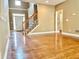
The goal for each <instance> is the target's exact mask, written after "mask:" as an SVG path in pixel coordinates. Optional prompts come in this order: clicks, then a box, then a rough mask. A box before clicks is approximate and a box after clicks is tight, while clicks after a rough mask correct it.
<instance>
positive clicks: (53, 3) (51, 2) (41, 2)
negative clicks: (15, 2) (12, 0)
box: [23, 0, 66, 5]
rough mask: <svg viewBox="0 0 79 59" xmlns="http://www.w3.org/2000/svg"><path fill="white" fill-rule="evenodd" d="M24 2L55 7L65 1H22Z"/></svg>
mask: <svg viewBox="0 0 79 59" xmlns="http://www.w3.org/2000/svg"><path fill="white" fill-rule="evenodd" d="M23 1H25V2H33V3H40V4H47V5H57V4H60V3H62V2H64V1H66V0H23Z"/></svg>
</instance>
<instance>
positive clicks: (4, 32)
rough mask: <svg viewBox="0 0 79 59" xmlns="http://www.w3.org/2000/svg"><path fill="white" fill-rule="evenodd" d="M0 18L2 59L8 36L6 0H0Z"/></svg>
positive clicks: (0, 51)
mask: <svg viewBox="0 0 79 59" xmlns="http://www.w3.org/2000/svg"><path fill="white" fill-rule="evenodd" d="M0 17H3V18H4V20H2V19H0V53H1V57H2V58H1V59H3V55H4V52H5V46H6V42H7V37H8V34H9V26H8V24H9V20H8V0H0Z"/></svg>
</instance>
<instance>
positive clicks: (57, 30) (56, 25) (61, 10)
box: [55, 9, 63, 32]
mask: <svg viewBox="0 0 79 59" xmlns="http://www.w3.org/2000/svg"><path fill="white" fill-rule="evenodd" d="M58 13H61V18H60V20H59V21H60V23H61V24H59V26H60V27H61V29H58ZM55 30H56V32H60V30H61V31H63V9H60V10H57V11H56V21H55Z"/></svg>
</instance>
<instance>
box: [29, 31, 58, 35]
mask: <svg viewBox="0 0 79 59" xmlns="http://www.w3.org/2000/svg"><path fill="white" fill-rule="evenodd" d="M52 33H58V32H56V31H48V32H36V33H29V34H28V35H42V34H52Z"/></svg>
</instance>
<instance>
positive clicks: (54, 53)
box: [7, 32, 79, 59]
mask: <svg viewBox="0 0 79 59" xmlns="http://www.w3.org/2000/svg"><path fill="white" fill-rule="evenodd" d="M9 41H10V43H9V49H8V55H7V59H79V40H78V39H75V38H71V37H68V36H63V35H61V34H46V35H30V36H27V35H26V36H23V35H22V33H19V32H12V33H11V36H10V40H9Z"/></svg>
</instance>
